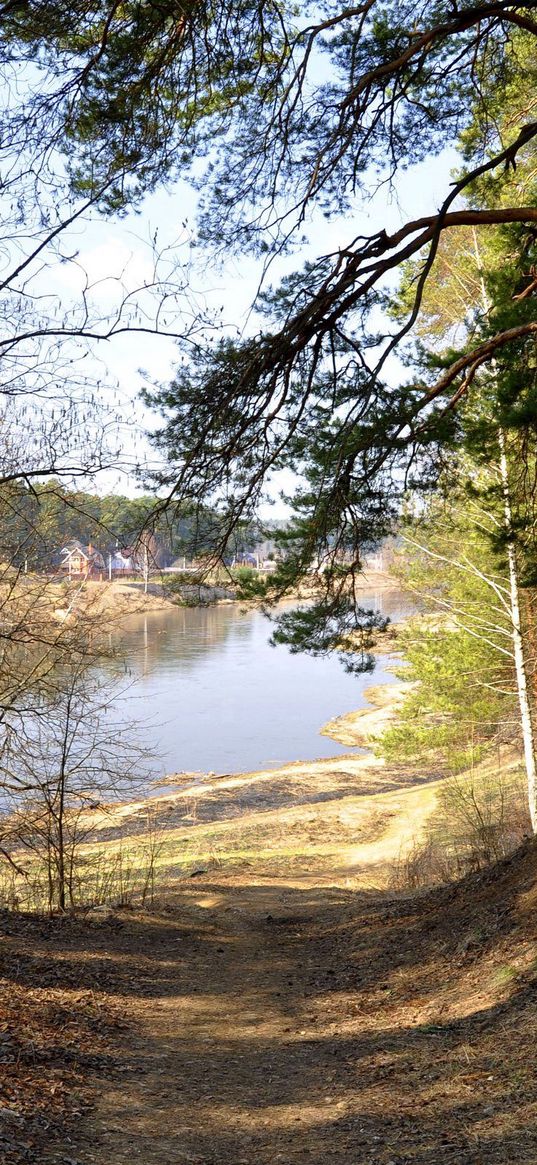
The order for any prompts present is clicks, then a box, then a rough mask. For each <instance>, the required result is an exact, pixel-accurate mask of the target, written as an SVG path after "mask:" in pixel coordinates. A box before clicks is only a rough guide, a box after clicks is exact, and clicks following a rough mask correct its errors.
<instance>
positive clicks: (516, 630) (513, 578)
mask: <svg viewBox="0 0 537 1165" xmlns="http://www.w3.org/2000/svg"><path fill="white" fill-rule="evenodd" d="M473 235H474V248H475V255H476V259H477V264H478V270H479V278H480V283H481V299H482V304H483V310H484V312H485V314H486V315H488V314H489V312H490V309H491V302H490V299H489V297H488V294H487V289H486V286H485V281H484V279H483V271H482V265H481V256H480V252H479V245H478V242H477V234H476V231H475V228H474V231H473ZM492 369H493V375H494V377H495V378H496V379H497V368H496V361H495V360H493V361H492ZM498 446H499V452H500V457H499V466H498V468H499V472H500V482H501V488H502V497H503V527H504V531H505V538H506V544H507V566H508V572H509V592H510V605H511V623H512V634H513V654H514V660H515V674H516V685H517V695H518V706H519V709H520V724H521V729H522V741H523V748H524V764H525V768H526V780H527V787H528V807H529V812H530V819H531V827H532V830H533V832H534V833H537V764H536V761H535V730H534V723H533V714H532V707H531V701H530V696H529V688H528V677H527V673H526V658H525V651H524V637H523V633H522V622H521V617H520V593H519V584H518V565H517V559H516V550H515V546H514V541H513V512H512V506H511V492H510V486H509V464H508V459H507V442H506V439H505V432H504V430H503V429H502V428H499V429H498Z"/></svg>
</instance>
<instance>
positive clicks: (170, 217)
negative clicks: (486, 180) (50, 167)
mask: <svg viewBox="0 0 537 1165" xmlns="http://www.w3.org/2000/svg"><path fill="white" fill-rule="evenodd" d="M456 162H457V155H456V153H455V151H454V150H452V149H449V150H445V151H444V152H443V153H442V154H441V155H440V156H439V157H437V158H433V159H428V160H427V161H425V162H424V163H421V164H419V165H418V166H413V167H411V168H409V169H408V170H407V171H404V172H401V173H399V174H398V176H397V191H396V194H395V192H393V191H390V190H388V188H387V187H386V186H384V187H383V188H381V190H380V191H378V192H377V193H376V195H375V196H374V197H372V198H371V200H370V201H369V202H367V203H365V204H363V205H361V206H360V205H359V204H358V203H356V205H355V206H354V207H353V208H352V212H349V213H347V214H346V215H345V216H340V217H338V218H334V219H333V220H331V221H327V220H326V219H325V218H324V217H323V216H322V215H321V214H320V213H319V214H317V215H315V216H314V217H312V219H311V220H310V222H309V223H308V224H307V225H306V228H305V233H306V235H307V239H308V242H307V243H305V245H304V246H303V247H302V249H301V250H300V251H299V252H296V251H295V252H294V253H293V255H291V256H286V257H284V258H283V259H279V260H278V262H277V264H274V265H273V267H272V268H271V271H270V282H272V283H275V282H278V280H279V279H280V278H281V276H282V275H284V274H286V273H288V272H290V271H292V270H296V269H299V268H300V267H301V266H302V264H303V262H304V261H306V260H307V259H313V258H315V257H318V256H319V255H324V254H327V253H330V252H333V251H336V250H338V248H340V247H341V246H345V245H346V244H348V243H349V241H350V240H352V239H353V238H354V237H355V236H356V235H357V234H359V233H364V234H365V233H373V232H374V231H375V230H379V229H380V228H382V227H385V228H386V229H387V230H388V231H392V230H394V229H396V228H397V227H398V226H399V225H401V223H402V222H404V221H406V220H407V219H411V218H415V217H418V216H421V215H424V214H428V213H433V212H434V211H435V210H437V209H438V206H439V205H440V203H441V202H442V201H443V199H444V198H445V196H446V192H447V190H448V187H449V181H450V174H451V171H452V170H453V168H454V166H455V165H456ZM196 198H197V196H196V194H195V193H194V191H192V190H191V189H189V187H188V186H187V184H186V183H185V182H183V181H180V182H178V183H177V184H176V185H175V186H173V187H172V188H170V189H168V190H165V191H160V192H158V193H156V194H153V195H152V196H150V197H148V198H146V200H145V201H144V203H143V204H142V206H141V208H140V210H139V211H138V212H137V213H136V214H134V213H132V214H130V215H128V216H127V217H126V218H124V219H122V220H106V221H105V220H99V219H94V220H93V221H91V222H85V223H84V222H81V223H78V224H77V225H76V226H75V227H74V228H72V229H71V231H70V232H69V234H68V236H67V238H66V239H65V240H64V244H63V246H64V247H65V248H66V249H68V250H69V253H70V254H71V255H76V258H74V259H71V260H70V261H68V262H66V263H62V264H55V265H53V266H52V267H50V268H49V269H48V270H47V271H46V275H45V276H43V277H42V278H46V281H47V290H48V291H49V293H50V292H52V293H53V294H56V295H57V296H58V297H59V299H60V300H61V302H62V304H65V305H66V304H68V303H69V302H70V301H73V302H76V301H77V299H78V297H79V296H80V293H81V291H82V289H83V288H84V287H86V289H87V286H88V284H89V285H90V288H91V289H90V291H89V292H88V291H87V290H86V294H88V295H89V297H90V299H91V300H92V301H93V302H94V305H95V308H96V310H99V311H102V312H103V313H105V312H106V311H107V310H109V309H112V308H113V305H114V303H115V302H116V301H117V297H118V290H119V288H121V294H124V293H125V292H126V293H127V294H132V293H133V292H134V290H135V289H139V288H140V287H143V285H144V284H148V283H151V282H152V280H153V278H154V250H155V249H156V250H158V251H159V252H160V253H161V255H162V258H161V274H163V275H164V276H165V277H166V276H169V277H170V279H171V280H173V281H175V280H176V279H177V278H178V279H179V281H180V283H181V284H182V290H181V293H180V295H179V296H177V297H174V296H173V295H172V296H171V297H170V299H169V300H168V302H167V306H166V310H165V312H163V317H162V318H163V320H166V319H168V320H169V321H170V322H171V324H172V327H173V320H174V313H175V321H176V326H177V328H178V330H181V329H182V328H189V327H191V326H192V323H193V321H194V319H195V316H196V312H197V310H198V308H201V310H202V311H205V310H208V311H210V312H211V311H212V312H214V313H215V315H216V316H217V317H218V319H219V320H220V321H221V322H222V327H223V328H224V330H225V331H228V333H229V334H235V335H237V334H239V333H240V334H244V333H245V332H248V331H250V332H251V331H252V330H255V329H256V327H258V326H259V324H258V323H257V324H256V321H255V318H252V316H251V315H250V311H249V309H250V305H251V302H252V300H253V298H254V296H255V293H256V290H257V288H258V285H259V279H260V264H259V262H258V261H256V260H254V259H252V258H251V257H248V256H244V257H237V256H230V257H229V258H228V259H227V260H226V261H225V262H224V263H223V264H222V263H220V265H219V266H218V267H217V266H216V265H215V264H214V263H212V262H211V260H210V257H209V256H208V255H207V254H206V253H204V252H201V251H198V249H197V248H196V246H195V245H194V240H195V233H196V227H195V220H196ZM138 298H140V296H138ZM144 301H145V304H146V306H147V308H148V310H153V308H152V307H150V304H149V293H146V292H142V295H141V304H142V307H143V305H144ZM141 322H143V319H142V320H141ZM84 359H85V364H84V367H85V370H86V371H87V372H89V374H90V375H94V376H95V377H96V378H97V379H99V381H100V382H101V385H102V387H101V389H100V392H101V393H102V394H103V398H104V399H106V398H107V397H108V398H109V399H110V401H111V402H112V401H114V403H115V405H116V407H117V405H118V402H119V412H120V415H121V417H122V423H121V425H120V429H121V444H122V458H121V461H122V468H121V469H120V470H115V471H107V472H106V473H104V474H102V475H100V476H99V478H98V479H97V480H96V481H95V483H94V484H95V486H96V488H97V489H98V491H99V492H111V491H112V492H113V491H117V492H121V493H127V494H130V495H132V494H135V493H137V492H140V491H141V489H142V487H141V485H140V483H139V482H138V481H137V480H136V478H135V476H134V474H133V472H132V471H133V468H134V466H135V465H136V464H137V463H144V462H146V463H148V464H149V465H154V464H156V463H158V457H157V454H156V453H155V451H154V450H153V449H152V447H151V445H150V443H149V441H148V439H147V437H146V434H145V430H147V429H149V430H150V429H153V428H155V426H158V418H156V417H155V416H154V415H153V414H151V413H149V412H148V411H147V410H145V409H144V408H143V407H142V405H141V403H140V401H139V393H140V390H141V388H142V386H143V385H144V384H148V383H151V382H156V383H167V382H168V381H169V380H170V379H171V378H172V377H173V369H174V363H175V361H176V359H177V347H176V344H175V342H174V341H173V340H171V339H168V338H166V337H163V336H152V335H147V334H136V332H131V333H129V334H128V335H122V336H117V337H115V338H114V339H113V340H111V341H109V342H106V343H101V344H99V345H96V346H94V347H93V354H92V356H91V357H90V359H89V361H88V358H87V357H85V358H84ZM397 374H398V373H397V366H394V370H393V371H392V375H395V376H397ZM290 484H291V482H290V478H289V479H286V475H285V474H283V477H282V476H280V477H279V478H278V480H277V482H276V483H275V484H273V486H272V495H273V497H277V495H278V492H279V489H280V488H284V489H285V488H287V487H289V485H290ZM286 512H287V510H286V508H285V506H284V505H283V503H279V502H277V503H276V504H275V505H272V506H271V507H270V511H269V510H267V516H269V513H270V516H272V517H275V518H280V517H283V516H285V514H286Z"/></svg>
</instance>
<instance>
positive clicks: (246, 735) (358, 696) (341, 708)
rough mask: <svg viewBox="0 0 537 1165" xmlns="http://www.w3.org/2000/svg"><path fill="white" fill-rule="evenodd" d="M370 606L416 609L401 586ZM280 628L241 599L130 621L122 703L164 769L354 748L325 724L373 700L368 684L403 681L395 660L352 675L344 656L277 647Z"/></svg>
mask: <svg viewBox="0 0 537 1165" xmlns="http://www.w3.org/2000/svg"><path fill="white" fill-rule="evenodd" d="M363 606H364V607H367V608H371V607H373V608H375V609H377V610H380V611H382V613H383V614H385V615H388V616H390V618H391V619H392V620H394V621H397V620H398V619H401V618H402V617H404V616H405V615H407V614H409V613H410V612H411V608H410V606H409V601H408V599H407V598H405V596H403V595H400V594H399V593H398V592H395V591H391V592H378V593H375V592H367V593H364V595H363ZM270 630H271V628H270V623H269V621H268V620H267V619H266V618H265V617H264V616H263V615H262V614H261V613H260V612H259V611H241V610H240V608H239V607H238V606H237V605H223V606H218V607H207V608H177V609H176V610H167V611H158V612H153V613H151V614H149V615H147V616H136V617H133V618H131V619H129V620H128V621H127V622H126V623H125V629H124V631H123V632H122V634H121V639H120V640H119V645H120V647H121V649H122V651H123V652H124V654H125V672H126V677H125V678H126V681H127V684H128V689H127V691H126V693H125V696H124V697H123V699H122V701H121V704H122V705H123V708H124V714H125V717H126V718H128V719H129V720H131V719H132V720H135V721H137V722H138V723H139V724H140V725H141V726H143V739H144V742H145V743H146V744H149V746H150V748H151V751H152V753H153V754H154V756H153V760H152V763H151V768H152V771H153V774H154V775H155V776H158V775H163V774H165V773H173V772H179V771H182V770H186V771H200V772H207V771H215V772H219V773H222V772H240V771H244V770H249V769H257V768H270V767H271V766H276V765H280V764H283V763H286V762H288V761H293V760H314V759H315V758H317V757H325V756H336V755H338V754H341V753H344V752H348V751H349V750H348V749H347V748H343V747H342V746H340V745H338V744H337V743H336V742H335V741H333V740H330V739H329V738H328V737H323V736H320V735H319V730H320V728H321V727H322V726H323V724H325V723H326V721H327V720H330V719H331V718H332V717H334V716H339V715H341V714H342V713H344V712H350V711H353V710H354V709H356V708H360V707H363V706H364V705H365V704H366V703H367V701H366V700H365V699H364V697H363V690H364V688H367V687H369V686H370V685H371V684H377V683H389V682H393V678H394V677H393V676H392V675H391V674H390V672H387V671H386V666H387V664H388V663H389V660H386V659H384V661H382V660H379V662H378V664H377V665H376V667H375V670H374V672H373V673H369V674H367V675H364V676H349V675H347V674H346V672H345V671H344V669H343V667H342V666H341V663H340V662H339V660H338V659H337V658H336V657H330V658H328V659H314V658H311V657H310V656H306V655H291V654H290V652H289V651H288V650H287V648H286V647H281V646H278V647H270V646H269V644H268V638H269V635H270ZM117 711H118V712H119V714H120V717H122V716H123V711H122V710H121V709H120V708H119V707H118V709H117Z"/></svg>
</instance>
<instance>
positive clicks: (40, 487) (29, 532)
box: [0, 479, 261, 570]
mask: <svg viewBox="0 0 537 1165" xmlns="http://www.w3.org/2000/svg"><path fill="white" fill-rule="evenodd" d="M214 522H215V515H213V513H212V511H211V510H210V508H208V507H205V508H204V509H203V510H202V511H200V509H199V507H197V508H196V509H194V507H192V506H189V505H188V504H186V503H185V504H183V505H181V506H176V507H175V509H174V512H173V514H172V513H170V512H169V511H168V512H166V513H163V514H159V512H158V510H156V509H155V497H154V496H152V495H142V496H140V497H135V498H128V497H124V496H123V495H121V494H106V495H104V496H101V495H99V494H93V493H88V492H86V491H84V490H78V489H68V488H66V487H65V486H64V485H63V484H62V483H60V482H59V481H57V480H56V479H50V480H49V481H46V482H43V483H39V484H36V485H32V486H25V485H21V484H20V483H18V482H17V483H15V484H14V485H12V486H10V487H6V486H4V487H3V489H2V493H1V495H0V528H1V543H0V554H1V556H2V559H3V560H4V561H5V562H10V563H12V564H13V565H15V566H24V567H26V568H27V569H29V570H48V569H50V568H51V567H53V566H54V565H55V563H56V562H57V560H58V555H59V552H60V551H61V549H62V547H64V546H65V545H66V543H68V542H69V541H71V540H72V539H77V540H78V541H79V542H81V543H82V544H83V545H86V546H88V545H92V546H93V547H94V548H95V549H97V550H100V551H101V552H102V553H107V552H112V551H114V550H116V549H125V548H131V547H133V546H135V545H136V544H137V542H138V541H139V539H140V537H141V536H143V537H144V538H147V535H148V533H150V535H151V543H152V553H153V557H154V559H155V562H156V564H157V565H158V566H168V565H170V563H172V562H173V561H174V560H175V559H176V558H178V557H180V556H183V555H184V556H185V557H187V558H193V557H196V556H199V555H202V554H204V553H205V552H206V551H207V550H208V549H209V547H210V546H211V542H212V536H213V526H214ZM144 532H145V533H144ZM260 537H261V532H260V530H259V528H257V527H255V526H253V525H252V524H249V525H246V524H245V525H244V528H243V529H241V530H240V531H239V532H238V535H237V540H236V551H237V552H238V551H242V550H245V549H247V548H249V547H251V546H253V545H254V544H255V542H256V541H258V540H259V538H260Z"/></svg>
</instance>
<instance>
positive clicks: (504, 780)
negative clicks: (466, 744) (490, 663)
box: [391, 770, 531, 889]
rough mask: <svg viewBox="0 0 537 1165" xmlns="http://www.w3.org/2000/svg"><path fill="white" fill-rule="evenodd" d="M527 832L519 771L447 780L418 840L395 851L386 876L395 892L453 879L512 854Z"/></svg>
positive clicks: (523, 794)
mask: <svg viewBox="0 0 537 1165" xmlns="http://www.w3.org/2000/svg"><path fill="white" fill-rule="evenodd" d="M530 832H531V823H530V819H529V813H528V809H527V802H526V798H525V776H524V773H523V772H522V771H521V770H516V771H514V772H508V773H490V772H486V773H483V772H474V773H470V774H465V775H459V776H453V777H451V778H449V780H447V781H446V782H445V784H444V786H443V787H442V788H441V790H440V792H439V794H438V800H437V808H436V811H435V813H434V814H433V815H432V817H431V819H430V821H429V823H428V828H427V833H426V836H425V837H424V838H423V839H420V840H415V841H414V842H413V843H412V844H411V846H410V847H409V848H408V849H406V850H405V851H404V853H401V854H400V856H399V859H398V861H397V862H396V864H395V867H394V870H393V874H392V879H391V882H392V885H393V886H394V887H395V888H398V889H405V888H408V889H418V888H420V887H422V886H431V885H437V884H438V883H441V882H450V881H454V880H455V879H457V878H462V877H464V875H465V874H468V873H472V872H476V871H479V870H482V869H484V868H485V867H486V866H488V865H491V864H492V863H494V862H497V861H500V860H501V858H503V857H506V856H507V855H508V854H509V853H512V852H513V850H514V849H516V847H517V845H519V844H520V842H521V841H522V839H523V838H524V837H526V836H527V835H528V834H529V833H530Z"/></svg>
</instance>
